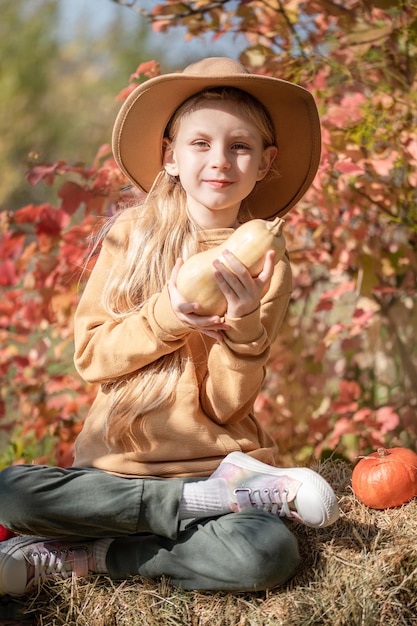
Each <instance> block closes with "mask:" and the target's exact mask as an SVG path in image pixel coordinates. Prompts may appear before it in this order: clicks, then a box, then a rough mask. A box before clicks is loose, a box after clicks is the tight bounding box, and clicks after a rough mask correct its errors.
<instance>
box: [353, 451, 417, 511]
mask: <svg viewBox="0 0 417 626" xmlns="http://www.w3.org/2000/svg"><path fill="white" fill-rule="evenodd" d="M352 489H353V492H354V494H355V495H356V497H357V498H358V499H359V500H360V501H361V502H363V504H366V506H369V507H371V508H373V509H389V508H391V507H395V506H400V505H401V504H404V503H405V502H409V501H410V500H412V499H413V498H414V497H415V496H417V454H415V453H414V452H412V450H408V449H407V448H387V449H385V448H379V449H378V450H377V451H376V452H372V454H369V455H368V456H366V457H364V458H362V459H361V460H360V461H359V463H358V464H357V465H356V466H355V468H354V470H353V473H352Z"/></svg>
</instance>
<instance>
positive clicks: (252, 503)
mask: <svg viewBox="0 0 417 626" xmlns="http://www.w3.org/2000/svg"><path fill="white" fill-rule="evenodd" d="M210 478H223V479H225V480H226V482H227V485H228V490H229V495H230V500H231V507H232V510H234V511H236V512H238V511H246V510H249V509H251V508H257V509H262V510H264V511H268V512H270V513H273V514H275V515H279V516H280V517H288V518H293V519H295V520H297V521H299V522H302V523H303V524H306V525H307V526H313V527H316V528H322V527H324V526H329V525H330V524H333V523H334V522H335V521H336V520H337V519H338V517H339V507H338V504H337V499H336V496H335V494H334V492H333V489H332V488H331V487H330V485H329V484H328V483H327V482H326V481H325V480H324V478H323V477H322V476H320V474H318V473H317V472H314V471H313V470H311V469H308V468H305V467H294V468H276V467H273V466H271V465H266V464H265V463H261V461H258V460H257V459H254V458H253V457H251V456H249V455H247V454H244V453H243V452H232V453H231V454H229V455H228V456H227V457H226V458H225V459H224V460H223V461H222V462H221V463H220V465H219V467H218V468H217V470H216V471H215V472H214V474H212V475H211V476H210ZM209 480H210V479H209Z"/></svg>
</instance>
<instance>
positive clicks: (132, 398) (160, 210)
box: [102, 87, 275, 443]
mask: <svg viewBox="0 0 417 626" xmlns="http://www.w3.org/2000/svg"><path fill="white" fill-rule="evenodd" d="M213 100H215V101H219V100H222V101H227V102H233V103H235V104H236V105H237V106H238V107H239V110H240V111H241V112H242V113H243V114H244V115H246V116H247V117H248V118H249V119H250V120H251V121H252V122H253V123H254V124H255V125H256V126H257V128H258V130H259V132H260V134H261V137H262V140H263V143H264V147H267V146H270V145H274V144H275V133H274V128H273V125H272V122H271V120H270V118H269V115H268V113H267V112H266V111H265V109H264V107H263V106H262V105H261V104H260V103H259V102H258V101H257V100H256V99H255V98H253V97H252V96H250V95H249V94H247V93H246V92H243V91H241V90H239V89H235V88H229V87H224V88H217V89H211V90H207V91H204V92H201V93H199V94H197V95H195V96H193V97H191V98H190V99H189V100H187V101H186V102H184V103H183V104H182V105H181V106H180V107H179V108H178V109H177V111H176V112H175V113H174V115H173V116H172V118H171V120H170V122H169V124H168V125H167V128H166V131H165V136H166V137H167V138H168V139H170V140H173V139H174V138H175V136H176V134H177V132H178V128H179V124H180V122H181V119H182V118H183V116H184V115H187V114H189V113H191V112H193V111H195V110H196V109H198V108H201V107H202V106H204V105H205V104H206V103H207V102H210V101H213ZM130 210H131V211H132V209H130ZM133 211H134V219H135V227H134V229H133V230H132V235H131V237H130V240H129V242H128V244H127V250H126V255H125V258H124V259H123V260H122V262H121V263H120V264H118V265H117V267H114V268H113V271H112V272H111V274H110V275H109V277H108V280H107V283H106V285H105V288H104V292H103V295H102V298H103V304H104V306H105V308H106V310H107V312H108V313H109V314H110V315H112V316H113V317H115V318H124V317H127V316H129V315H131V314H132V313H133V312H136V311H138V310H140V308H141V307H142V306H143V304H144V303H145V302H146V301H147V300H148V299H149V298H150V297H151V296H152V295H153V294H155V293H157V292H159V291H161V289H162V288H163V287H164V285H165V284H166V282H167V281H168V279H169V277H170V274H171V272H172V269H173V267H174V264H175V262H176V260H177V258H179V257H181V258H183V259H187V258H188V257H189V256H191V255H192V254H194V253H195V252H197V248H198V227H197V225H196V224H194V222H193V221H192V220H191V219H190V218H189V216H188V214H187V205H186V195H185V192H184V190H183V188H182V186H181V183H180V181H179V179H178V178H173V177H171V176H169V175H168V174H167V172H165V170H161V172H160V173H159V174H158V176H157V177H156V179H155V182H154V184H153V187H152V189H151V190H150V192H149V194H148V195H147V197H146V199H145V201H144V202H143V204H141V205H140V206H138V207H135V208H134V209H133ZM245 211H246V209H245V206H244V202H242V206H241V212H242V221H243V220H246V219H248V218H250V216H248V214H247V213H245ZM136 220H137V221H136ZM182 358H183V357H181V356H180V354H179V352H177V351H175V352H172V353H171V354H167V355H164V356H163V357H161V358H159V359H158V360H156V361H155V362H153V363H151V364H150V365H148V366H147V367H145V368H142V369H141V370H139V371H138V372H135V373H134V374H133V375H130V376H126V377H122V378H120V379H118V380H116V381H114V382H112V383H109V384H107V385H105V386H104V387H103V391H105V392H106V391H110V390H111V392H112V401H111V403H110V406H109V412H108V417H107V440H108V441H111V442H113V443H115V442H117V441H121V440H122V439H124V438H126V437H128V438H133V437H134V435H133V425H134V423H135V422H136V420H138V419H140V418H141V416H143V415H144V414H146V413H150V412H152V411H156V410H157V409H160V408H162V407H163V406H168V405H169V404H171V403H172V402H173V401H174V399H175V389H176V387H177V384H178V381H179V378H180V376H181V374H182V372H183V369H184V362H183V361H182Z"/></svg>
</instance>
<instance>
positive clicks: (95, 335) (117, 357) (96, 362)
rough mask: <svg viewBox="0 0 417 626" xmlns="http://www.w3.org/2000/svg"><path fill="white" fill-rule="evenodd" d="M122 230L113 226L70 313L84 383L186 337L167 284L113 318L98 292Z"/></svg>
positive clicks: (133, 367) (114, 374)
mask: <svg viewBox="0 0 417 626" xmlns="http://www.w3.org/2000/svg"><path fill="white" fill-rule="evenodd" d="M125 236H126V233H123V229H121V228H120V226H118V225H117V222H116V225H115V226H114V227H113V228H112V230H111V231H110V233H109V234H108V235H107V237H106V239H105V240H104V242H103V246H102V249H101V252H100V254H99V257H98V259H97V262H96V265H95V267H94V269H93V271H92V273H91V276H90V278H89V280H88V282H87V285H86V286H85V289H84V292H83V294H82V296H81V299H80V302H79V305H78V307H77V311H76V313H75V317H74V339H75V355H74V362H75V366H76V369H77V371H78V372H79V374H80V375H81V376H82V377H83V378H84V379H85V380H87V381H89V382H98V383H104V382H110V381H113V380H115V379H117V378H119V377H122V376H125V375H127V374H130V373H132V372H135V371H137V370H139V369H141V368H142V367H145V366H146V365H149V363H152V362H153V361H155V360H156V359H158V358H159V357H161V356H163V355H165V354H169V353H171V352H174V351H175V350H177V349H179V348H180V347H181V346H182V345H183V344H184V343H185V342H186V341H187V336H188V334H189V332H190V331H189V329H188V328H187V327H186V326H185V325H184V324H182V322H181V321H180V320H179V319H178V317H177V316H176V315H175V313H174V311H173V310H172V307H171V302H170V298H169V293H168V288H167V287H164V288H163V289H162V291H161V292H160V293H156V294H154V295H153V296H152V297H151V298H150V299H149V300H148V301H147V302H146V303H144V305H143V306H142V308H141V309H140V310H139V311H136V312H134V313H132V314H130V315H129V316H127V317H124V318H120V319H119V318H116V317H112V316H111V315H110V314H109V313H108V312H107V311H106V309H105V308H104V306H103V304H102V298H101V294H102V293H103V289H104V285H105V282H106V280H107V277H108V275H109V273H110V271H111V268H112V267H113V266H114V265H115V264H117V263H118V259H119V258H120V255H121V254H124V246H123V245H122V244H121V243H120V242H122V241H123V238H124V237H125Z"/></svg>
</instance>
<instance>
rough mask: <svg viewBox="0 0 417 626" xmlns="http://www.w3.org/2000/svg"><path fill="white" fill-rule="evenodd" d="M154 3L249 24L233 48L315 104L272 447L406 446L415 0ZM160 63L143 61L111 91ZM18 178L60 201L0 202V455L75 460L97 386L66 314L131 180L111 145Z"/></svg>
mask: <svg viewBox="0 0 417 626" xmlns="http://www.w3.org/2000/svg"><path fill="white" fill-rule="evenodd" d="M149 18H150V20H151V22H152V25H153V28H155V29H157V30H159V31H164V30H168V29H170V28H172V27H173V26H176V25H182V26H185V28H186V29H187V37H189V38H192V37H196V36H202V35H204V34H207V33H209V34H211V35H212V36H213V37H214V38H219V37H221V36H222V35H223V34H224V33H225V32H231V31H233V32H236V33H241V34H242V33H244V34H245V36H246V39H247V46H246V48H245V49H244V51H243V52H242V54H241V60H242V62H243V63H245V64H246V65H248V66H250V67H251V68H252V71H254V72H259V73H262V74H267V75H271V76H277V77H279V78H284V79H288V80H293V81H294V82H298V83H300V84H302V85H304V86H305V87H307V88H308V89H310V90H311V91H312V92H313V93H314V95H315V97H316V99H317V102H318V105H319V109H320V114H321V119H322V140H323V150H322V161H321V166H320V170H319V173H318V175H317V177H316V180H315V182H314V184H313V186H312V188H311V189H310V190H309V192H308V193H307V195H306V197H305V198H304V199H303V200H302V202H300V203H299V205H298V206H297V207H296V208H295V209H293V210H292V211H291V212H290V214H289V215H288V218H287V220H286V221H287V223H286V230H285V233H286V239H287V242H288V247H289V251H290V257H291V261H292V266H293V272H294V294H293V297H292V301H291V305H290V310H289V313H288V316H287V319H286V322H285V325H284V328H283V330H282V333H281V337H280V339H279V341H278V342H277V344H276V345H274V347H273V350H272V354H271V358H270V364H269V372H268V376H267V379H266V381H265V387H264V390H263V392H262V393H261V394H260V396H259V398H258V401H257V403H256V410H257V413H258V416H259V419H260V420H261V421H262V422H263V423H264V425H265V426H266V427H267V428H268V430H269V431H270V432H271V433H272V434H273V436H274V437H275V438H276V439H277V441H278V443H279V447H280V449H281V453H282V458H283V460H284V461H288V462H294V461H297V462H301V461H305V460H306V459H307V458H308V457H309V456H311V455H314V456H317V457H319V456H325V455H328V454H334V453H338V454H342V455H344V456H346V457H347V458H350V459H353V458H354V457H356V456H357V455H358V454H364V453H366V452H367V451H369V450H370V449H375V448H377V447H383V446H389V447H394V446H398V445H401V446H405V447H412V448H415V423H416V418H417V347H416V342H415V337H416V331H417V300H416V277H417V251H416V242H417V208H416V207H417V197H416V196H417V193H416V188H417V128H416V119H417V90H416V70H417V18H416V12H415V6H414V7H413V3H402V2H399V1H396V2H394V0H391V1H390V0H384V1H383V0H380V1H378V2H373V3H369V4H367V3H363V2H356V1H355V0H350V1H349V2H345V3H343V6H342V4H335V3H332V2H328V1H326V2H324V1H323V2H321V1H319V0H317V1H313V2H311V1H309V2H300V1H299V0H291V1H290V0H283V1H282V2H276V1H273V2H268V3H265V2H261V1H257V2H255V1H250V0H249V1H248V0H241V1H240V2H234V3H230V2H225V1H223V2H208V0H200V1H199V2H190V3H188V4H187V5H185V4H181V3H177V2H173V1H165V2H161V3H160V4H158V5H157V6H155V7H154V8H153V10H152V13H151V15H150V16H149ZM158 72H159V66H158V65H157V64H156V63H155V62H148V63H145V64H141V65H140V66H139V68H138V70H137V72H135V74H133V75H132V77H131V83H130V86H128V87H127V88H126V90H125V91H124V92H123V93H122V94H121V96H120V97H122V98H123V97H125V96H126V95H127V93H129V91H130V89H131V88H132V86H133V85H134V84H136V83H137V81H140V80H143V79H146V78H147V77H149V76H153V75H157V74H158ZM283 123H285V120H283ZM109 132H110V129H109ZM81 157H82V155H80V158H81ZM28 180H29V181H30V182H31V184H46V185H51V184H53V183H54V184H57V181H59V191H58V193H57V199H56V204H54V206H52V205H49V204H42V205H30V206H25V207H22V208H21V209H19V210H17V211H15V212H8V211H3V212H2V213H1V216H0V219H1V230H2V239H1V243H0V250H1V257H2V260H3V262H2V266H1V269H0V283H1V286H2V295H1V300H0V332H1V336H2V342H1V360H0V372H1V376H2V380H3V381H4V383H3V385H2V392H1V420H0V428H1V429H2V431H3V433H4V441H7V442H8V445H7V446H6V447H5V446H3V448H4V449H5V450H6V452H4V454H3V456H2V458H1V462H2V464H3V465H5V464H8V463H13V462H22V461H31V460H35V461H36V462H39V461H48V462H56V463H59V464H68V463H70V462H71V454H72V443H73V441H74V438H75V436H76V434H77V433H78V432H79V429H80V428H81V424H82V420H83V417H84V415H85V412H86V410H87V408H88V406H89V404H90V403H91V401H92V398H93V397H94V393H95V389H94V388H92V387H91V386H89V385H87V384H85V383H84V382H83V381H82V380H81V379H80V378H79V376H78V375H77V374H76V373H75V371H74V368H73V364H72V350H73V343H72V318H73V314H74V310H75V306H76V303H77V298H78V297H79V293H80V290H81V289H82V285H83V281H84V280H85V278H86V277H87V276H88V267H85V264H86V259H87V258H88V251H89V249H91V245H92V241H93V240H94V234H95V233H96V232H97V231H98V230H99V228H100V226H101V224H102V220H103V219H104V218H106V216H108V215H111V214H112V213H113V212H114V211H115V210H116V209H117V206H118V204H117V203H118V202H119V200H120V190H121V189H122V188H123V186H124V184H125V181H124V180H123V179H122V177H121V175H120V173H119V172H118V170H117V169H116V167H115V164H114V162H113V160H112V157H111V154H110V150H109V148H108V147H107V146H102V147H101V148H99V150H98V154H97V158H96V160H95V162H94V163H93V164H92V165H91V167H88V168H86V167H80V166H70V165H68V164H66V163H64V162H58V163H53V164H45V163H36V164H34V166H33V167H32V168H31V169H30V170H29V172H28ZM92 262H93V260H91V261H90V263H92Z"/></svg>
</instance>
